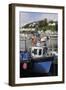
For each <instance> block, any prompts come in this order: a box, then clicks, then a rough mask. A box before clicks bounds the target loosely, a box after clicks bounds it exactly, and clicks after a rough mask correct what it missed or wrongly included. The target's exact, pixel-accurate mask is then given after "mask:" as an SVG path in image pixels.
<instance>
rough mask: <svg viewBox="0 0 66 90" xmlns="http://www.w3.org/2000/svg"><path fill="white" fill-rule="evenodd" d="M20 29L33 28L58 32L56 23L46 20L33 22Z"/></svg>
mask: <svg viewBox="0 0 66 90" xmlns="http://www.w3.org/2000/svg"><path fill="white" fill-rule="evenodd" d="M21 28H35V29H36V30H43V31H46V30H51V31H57V30H58V22H57V21H53V20H51V21H48V20H47V19H44V20H40V21H35V22H31V23H28V24H26V25H24V26H23V27H21Z"/></svg>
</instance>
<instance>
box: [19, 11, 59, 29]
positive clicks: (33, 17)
mask: <svg viewBox="0 0 66 90" xmlns="http://www.w3.org/2000/svg"><path fill="white" fill-rule="evenodd" d="M45 18H47V20H48V21H49V20H54V21H58V15H57V13H40V12H22V11H21V12H20V13H19V25H20V27H22V26H24V25H25V24H28V23H31V22H34V21H39V20H44V19H45Z"/></svg>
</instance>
